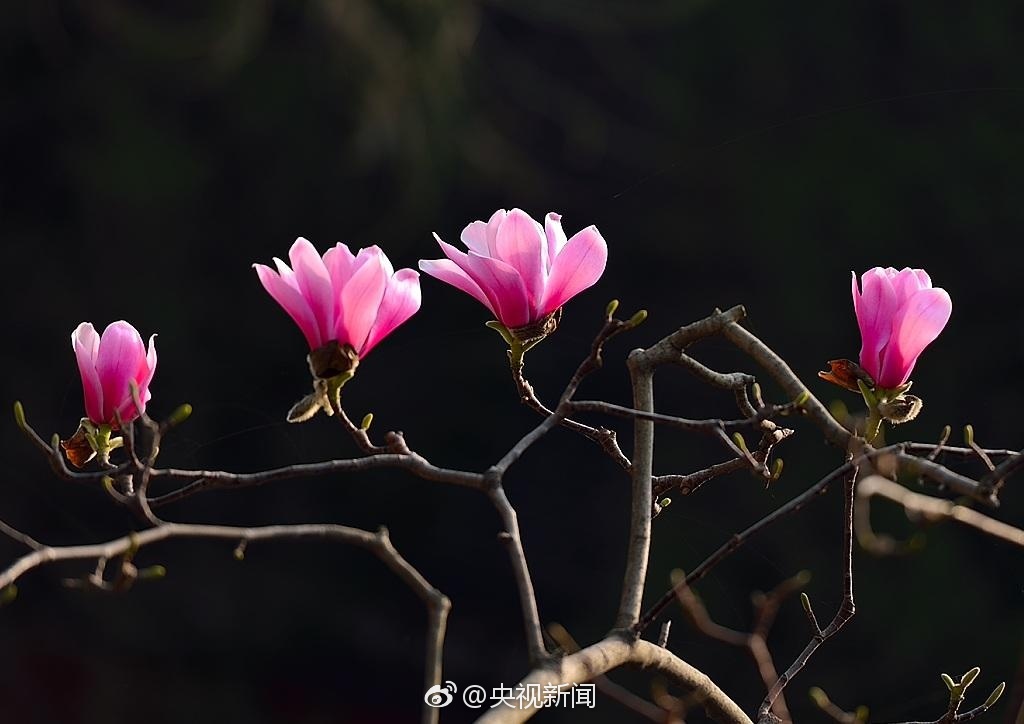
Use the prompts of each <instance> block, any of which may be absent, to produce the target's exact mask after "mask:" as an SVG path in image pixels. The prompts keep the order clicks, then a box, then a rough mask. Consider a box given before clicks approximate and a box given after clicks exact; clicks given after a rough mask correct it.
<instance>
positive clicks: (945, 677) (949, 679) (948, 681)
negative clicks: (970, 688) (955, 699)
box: [939, 674, 956, 691]
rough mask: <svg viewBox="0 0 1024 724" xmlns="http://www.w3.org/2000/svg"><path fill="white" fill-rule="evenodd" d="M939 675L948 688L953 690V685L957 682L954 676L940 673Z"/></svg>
mask: <svg viewBox="0 0 1024 724" xmlns="http://www.w3.org/2000/svg"><path fill="white" fill-rule="evenodd" d="M939 677H940V678H941V679H942V683H943V684H945V685H946V688H947V689H949V690H950V691H953V687H954V686H956V682H955V681H953V677H952V676H950V675H949V674H939Z"/></svg>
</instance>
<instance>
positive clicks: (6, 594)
mask: <svg viewBox="0 0 1024 724" xmlns="http://www.w3.org/2000/svg"><path fill="white" fill-rule="evenodd" d="M17 597H18V587H17V586H16V585H14V584H13V583H12V584H10V585H8V586H6V587H5V588H4V589H3V590H0V606H3V605H6V604H8V603H10V602H11V601H13V600H14V599H16V598H17Z"/></svg>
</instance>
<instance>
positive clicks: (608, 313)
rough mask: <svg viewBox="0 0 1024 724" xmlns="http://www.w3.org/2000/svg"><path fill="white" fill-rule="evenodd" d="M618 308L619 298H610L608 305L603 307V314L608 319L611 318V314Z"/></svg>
mask: <svg viewBox="0 0 1024 724" xmlns="http://www.w3.org/2000/svg"><path fill="white" fill-rule="evenodd" d="M618 308H619V300H618V299H613V300H611V301H610V302H608V306H607V307H605V308H604V316H605V317H607V318H608V319H611V318H612V315H614V314H615V310H616V309H618Z"/></svg>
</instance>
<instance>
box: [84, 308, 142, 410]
mask: <svg viewBox="0 0 1024 724" xmlns="http://www.w3.org/2000/svg"><path fill="white" fill-rule="evenodd" d="M145 363H146V348H145V346H144V345H143V344H142V337H140V336H139V333H138V332H137V331H136V329H135V327H133V326H132V325H130V324H128V322H125V321H118V322H113V323H112V324H110V325H108V326H107V328H106V329H105V330H103V336H102V337H100V349H99V354H98V355H97V357H96V373H97V375H99V379H100V384H101V385H102V386H103V420H101V421H98V422H106V423H111V422H114V420H115V417H114V411H115V410H121V411H123V412H127V414H126V416H125V418H124V420H125V422H127V421H129V420H133V419H135V417H136V416H137V413H138V411H137V410H136V409H135V404H134V401H133V400H132V395H131V389H130V387H129V385H128V383H129V381H134V380H135V377H136V374H137V373H138V370H139V367H140V366H142V365H144V364H145Z"/></svg>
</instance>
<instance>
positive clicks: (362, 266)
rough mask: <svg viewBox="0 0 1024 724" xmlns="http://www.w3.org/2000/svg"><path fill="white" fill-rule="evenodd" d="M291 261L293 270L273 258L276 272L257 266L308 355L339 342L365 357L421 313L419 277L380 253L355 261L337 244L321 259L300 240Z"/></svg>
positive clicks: (372, 250) (374, 250)
mask: <svg viewBox="0 0 1024 724" xmlns="http://www.w3.org/2000/svg"><path fill="white" fill-rule="evenodd" d="M288 258H289V260H290V261H291V263H292V265H291V267H289V266H288V265H287V264H285V263H284V262H283V261H281V260H280V259H278V258H276V257H275V258H274V264H275V265H276V266H277V271H276V272H275V271H274V270H273V269H271V268H270V267H267V266H264V265H263V264H253V266H254V267H255V268H256V273H257V274H258V275H259V278H260V282H262V283H263V287H264V288H265V289H266V290H267V292H269V293H270V296H272V297H273V298H274V300H275V301H276V302H277V303H278V304H280V305H281V306H282V307H283V308H284V311H286V312H287V313H288V314H289V316H291V318H292V319H293V320H295V323H296V324H297V325H299V329H301V330H302V334H303V335H305V337H306V341H307V342H308V343H309V348H310V350H317V349H319V348H320V347H323V346H324V345H326V344H328V343H329V342H337V343H338V344H339V345H341V346H345V345H350V346H351V347H352V349H354V350H355V353H356V354H357V355H359V356H360V357H364V356H366V355H367V354H368V353H369V352H370V350H372V349H373V348H374V347H375V346H377V343H378V342H380V341H381V340H382V339H384V338H385V337H387V336H388V335H389V334H391V333H392V332H393V331H394V330H395V329H396V328H397V327H398V326H399V325H401V324H402V323H403V322H405V321H406V320H407V319H409V317H411V316H412V315H413V314H415V313H416V311H417V310H418V309H419V308H420V280H419V274H418V273H417V272H415V271H413V270H412V269H399V270H398V271H397V272H396V271H395V269H394V267H392V266H391V262H390V261H388V258H387V256H385V254H384V252H383V251H381V250H380V248H379V247H376V246H371V247H369V248H367V249H360V250H359V253H358V254H356V255H353V254H352V252H351V251H349V248H348V247H347V246H346V245H345V244H337V245H336V246H334V247H332V248H331V249H328V250H327V252H326V253H325V254H324V255H323V257H322V258H321V256H320V254H319V253H318V252H317V250H316V248H315V247H314V246H313V245H312V244H311V243H310V242H309V241H307V240H306V239H303V238H301V237H300V238H298V239H296V240H295V243H294V244H292V248H291V249H290V250H289V251H288Z"/></svg>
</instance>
